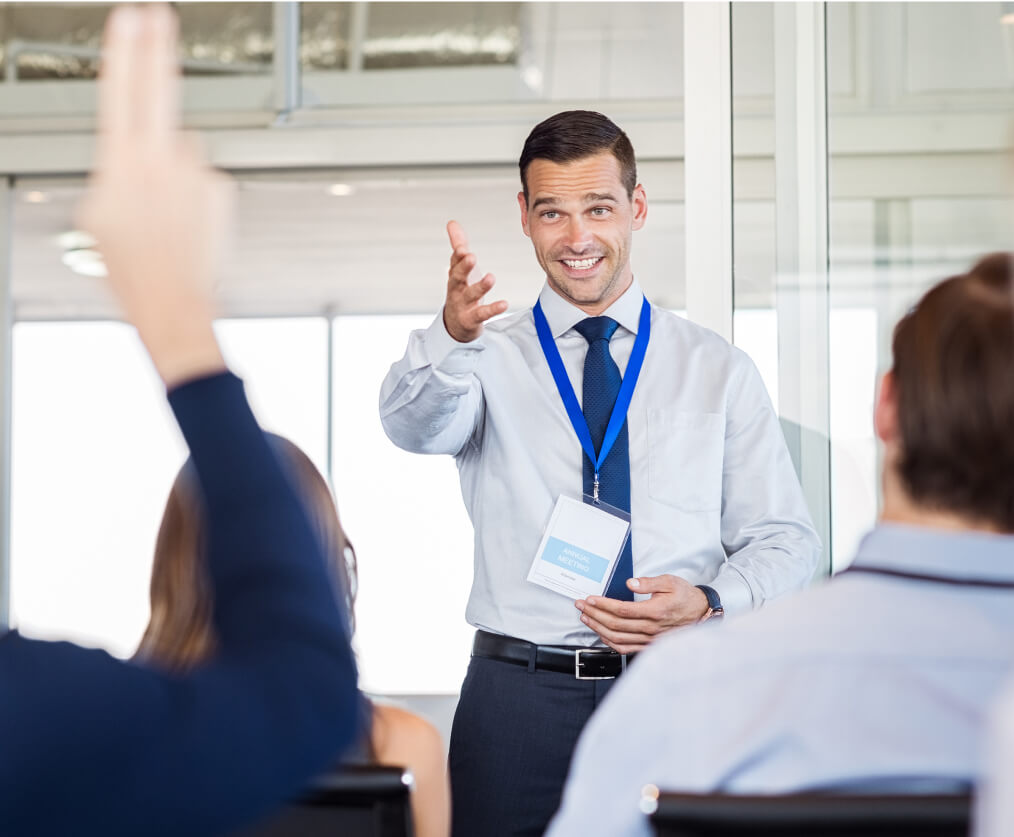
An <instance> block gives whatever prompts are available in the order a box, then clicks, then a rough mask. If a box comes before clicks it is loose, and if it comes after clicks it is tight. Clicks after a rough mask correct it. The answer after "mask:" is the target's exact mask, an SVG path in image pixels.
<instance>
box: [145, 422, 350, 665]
mask: <svg viewBox="0 0 1014 837" xmlns="http://www.w3.org/2000/svg"><path fill="white" fill-rule="evenodd" d="M268 439H269V441H270V443H271V446H272V448H273V449H274V451H275V454H276V456H277V457H278V459H279V460H280V461H281V463H282V467H283V468H284V469H285V470H286V472H287V474H288V476H289V478H290V480H291V481H292V484H293V486H294V487H295V489H296V493H297V494H298V495H299V498H300V500H301V501H302V502H303V506H304V508H305V509H306V513H307V515H308V516H309V518H310V523H311V525H312V526H313V528H314V530H315V532H316V534H317V537H318V538H319V540H320V543H321V546H322V548H323V551H324V556H325V558H326V559H327V562H328V568H329V569H330V570H331V577H332V579H333V581H334V589H335V596H336V597H337V598H338V600H339V601H342V602H343V603H344V605H345V610H346V612H347V613H348V614H349V619H350V622H351V621H352V606H353V604H354V602H355V593H356V557H355V551H354V550H353V549H352V545H351V544H350V543H349V542H348V539H347V538H346V537H345V532H344V530H343V529H342V527H341V523H340V522H339V520H338V510H337V508H336V507H335V504H334V499H333V498H332V496H331V490H330V488H328V485H327V482H326V481H325V480H324V478H323V477H322V476H321V474H320V472H319V471H318V470H317V468H316V467H315V466H314V464H313V463H312V462H311V461H310V458H309V457H308V456H307V455H306V454H305V453H303V451H302V450H300V449H299V448H298V447H297V446H296V445H294V444H293V443H292V442H290V441H289V440H288V439H283V438H282V437H280V436H274V435H271V434H269V435H268ZM204 527H205V523H204V508H203V503H202V501H201V497H200V490H199V486H198V484H197V474H196V473H195V471H194V468H193V466H192V465H191V464H190V463H187V464H185V465H184V466H183V468H182V469H181V470H180V472H179V474H177V476H176V481H175V482H174V483H173V487H172V490H171V491H170V492H169V499H168V500H167V501H166V507H165V512H164V513H163V516H162V524H161V526H160V527H159V530H158V537H157V539H156V541H155V558H154V562H153V564H152V570H151V586H150V589H149V598H150V601H151V617H150V619H149V622H148V627H147V628H146V630H145V632H144V636H143V637H142V639H141V643H140V645H139V646H138V650H137V656H138V657H139V658H140V659H143V660H146V661H149V662H152V663H155V664H156V665H159V666H161V667H163V668H166V669H169V670H173V671H185V670H187V669H190V668H193V667H194V666H195V665H197V664H198V663H201V662H203V661H204V660H206V659H207V658H208V657H209V656H210V655H211V654H212V653H213V652H214V649H215V645H216V642H217V639H216V636H215V629H214V622H213V618H212V616H213V614H212V601H213V599H212V594H211V579H210V577H209V574H208V569H207V567H206V566H205V563H204V561H205V558H204V540H205V531H204ZM352 627H353V626H352V625H351V624H350V633H351V629H352Z"/></svg>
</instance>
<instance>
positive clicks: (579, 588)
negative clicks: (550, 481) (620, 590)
mask: <svg viewBox="0 0 1014 837" xmlns="http://www.w3.org/2000/svg"><path fill="white" fill-rule="evenodd" d="M629 535H630V515H629V514H628V513H627V512H624V511H622V510H620V509H617V508H613V507H612V506H609V505H607V504H605V503H601V502H593V501H592V499H591V498H590V497H587V498H586V500H585V502H582V501H581V500H578V499H575V498H573V497H560V499H558V500H557V501H556V507H555V508H554V509H553V516H552V517H551V518H550V519H549V525H548V526H547V527H546V532H545V534H544V535H543V536H542V543H540V544H539V549H538V551H537V552H536V553H535V560H534V561H533V562H532V567H531V569H530V570H529V571H528V580H529V581H530V582H532V583H533V584H538V585H540V586H541V587H545V588H546V589H548V590H552V591H553V592H555V593H560V594H562V595H564V596H567V597H568V598H571V599H583V598H585V597H587V596H601V595H602V594H603V593H604V592H605V590H606V587H607V586H608V585H609V580H610V579H611V578H612V575H613V570H614V569H615V568H616V560H617V558H619V557H620V553H621V552H622V551H623V546H624V544H625V543H626V542H627V538H628V537H629Z"/></svg>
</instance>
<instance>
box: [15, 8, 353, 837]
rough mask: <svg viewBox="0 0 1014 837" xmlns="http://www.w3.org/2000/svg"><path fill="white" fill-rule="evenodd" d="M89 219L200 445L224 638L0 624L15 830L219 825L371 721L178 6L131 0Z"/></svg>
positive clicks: (306, 770)
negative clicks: (193, 80)
mask: <svg viewBox="0 0 1014 837" xmlns="http://www.w3.org/2000/svg"><path fill="white" fill-rule="evenodd" d="M106 38H107V40H106V49H105V53H104V64H103V75H102V81H101V90H102V93H101V97H102V98H101V106H100V114H101V118H100V128H101V136H100V143H99V145H100V151H99V157H98V170H97V173H96V176H95V178H94V180H93V183H92V186H91V189H90V193H89V196H88V198H87V200H86V203H85V206H84V208H83V221H84V224H85V226H86V228H87V229H89V231H90V232H92V233H93V234H94V235H95V236H96V238H97V239H98V242H99V247H100V249H101V250H102V252H103V254H104V256H105V259H106V263H107V265H108V268H109V283H110V287H111V288H112V290H113V292H114V294H115V295H116V296H117V298H118V299H119V300H120V302H121V304H122V306H123V309H124V312H125V314H126V316H127V318H128V319H129V320H130V321H131V322H132V323H133V324H134V325H135V326H136V327H137V329H138V333H139V334H140V336H141V339H142V340H143V342H144V344H145V346H146V347H147V348H148V351H149V352H150V354H151V357H152V360H153V362H154V364H155V367H156V369H157V370H158V372H159V374H160V375H161V376H162V378H163V380H164V381H165V382H166V384H167V386H168V387H169V388H170V394H169V400H170V403H171V405H172V408H173V411H174V413H175V414H176V418H177V420H178V422H179V425H180V428H181V430H182V432H183V435H184V437H185V439H186V441H187V444H188V445H189V447H190V451H191V454H192V457H193V463H194V466H195V468H196V470H197V473H198V477H199V481H200V485H201V491H202V494H203V497H204V501H205V505H206V513H207V520H208V541H207V543H206V549H207V557H208V563H209V567H210V569H211V574H212V579H213V584H214V588H215V591H216V596H215V603H214V607H215V624H216V629H217V633H218V634H219V636H220V638H221V643H220V648H219V653H218V654H217V655H216V657H215V658H213V659H212V660H211V661H210V662H209V663H208V664H206V665H204V666H202V667H200V668H198V669H196V670H194V671H192V672H190V673H188V674H185V675H168V674H165V673H162V672H158V671H155V670H153V669H151V668H148V667H145V666H141V665H136V664H132V663H125V662H122V661H120V660H116V659H114V658H112V657H110V656H109V655H108V654H106V653H104V652H102V651H90V650H85V649H82V648H78V647H76V646H74V645H70V644H68V643H50V642H38V641H32V640H28V639H25V638H23V637H21V636H19V635H18V634H16V633H9V634H6V635H4V636H2V637H0V742H3V743H2V745H0V823H2V824H3V825H2V828H0V830H2V831H3V833H4V834H11V835H14V834H32V835H57V834H59V835H66V834H92V833H101V834H103V835H106V837H113V835H138V834H145V835H163V834H164V835H177V836H178V835H180V834H188V835H210V834H221V833H228V832H230V831H232V830H234V829H235V828H236V827H237V826H239V825H241V824H243V823H244V822H246V821H248V820H251V819H253V818H255V817H256V816H257V815H259V814H262V813H265V812H267V811H268V810H270V809H271V808H272V807H275V806H277V805H278V804H279V803H280V802H282V801H283V800H284V799H286V798H287V797H290V796H291V795H293V794H294V793H295V792H297V791H298V790H299V789H300V788H301V787H302V786H303V784H304V783H305V782H306V780H307V779H308V778H309V777H310V776H311V775H312V774H313V773H315V772H317V771H319V770H321V769H322V768H324V767H325V766H326V765H328V764H331V763H333V762H334V761H335V760H336V758H337V756H338V755H339V754H340V751H341V749H342V748H343V747H344V746H345V745H346V744H348V743H349V742H350V741H351V740H352V737H353V735H354V734H355V732H356V727H357V725H358V722H359V720H360V719H359V718H358V717H357V715H358V711H359V710H358V704H359V702H358V700H357V694H356V672H355V666H354V662H353V658H352V654H351V650H350V648H349V643H348V637H347V629H346V624H347V623H346V620H345V616H344V614H342V613H341V612H340V610H339V607H338V605H337V604H336V602H335V597H334V594H333V592H332V585H331V583H330V581H329V579H328V577H327V573H326V569H325V563H324V559H323V555H322V554H321V547H320V545H319V543H318V541H317V538H316V537H315V535H314V533H313V531H312V529H311V528H310V525H309V523H308V521H307V518H306V515H305V513H304V511H303V509H302V506H301V505H300V503H299V502H298V500H297V498H296V496H295V494H294V493H293V491H292V489H291V488H290V486H289V483H288V481H287V479H286V478H285V476H284V475H283V473H282V471H281V469H280V467H279V465H278V463H277V462H276V460H275V458H274V456H273V454H272V452H271V450H270V448H269V447H268V445H267V442H266V439H265V437H264V435H263V433H262V431H261V430H260V428H259V427H258V425H257V422H256V420H255V419H254V417H253V414H252V413H251V412H250V408H249V406H248V404H247V401H246V398H245V396H244V394H243V388H242V384H241V383H240V381H239V380H238V379H237V378H235V377H234V376H233V375H231V374H229V373H228V372H226V371H225V367H224V364H223V361H222V357H221V354H220V352H219V350H218V346H217V343H216V342H215V337H214V333H213V331H212V327H211V325H212V303H211V295H210V280H211V279H212V277H213V275H214V273H215V271H216V268H217V253H216V250H217V248H218V246H219V244H220V240H221V237H222V233H223V231H224V226H225V222H226V221H227V218H228V212H227V200H226V198H227V194H228V190H227V184H226V181H225V180H224V178H222V177H221V176H220V175H217V174H215V173H213V172H212V171H211V170H210V169H208V168H207V166H206V165H205V164H203V163H202V161H201V159H200V157H199V156H198V155H197V154H196V152H194V151H193V150H192V149H188V148H186V147H185V146H184V145H183V144H182V142H181V136H180V134H179V132H178V129H177V127H176V120H177V119H178V106H177V103H176V97H177V81H176V78H175V70H174V55H175V28H174V21H173V19H172V17H171V15H170V13H169V12H168V10H167V9H165V8H164V7H147V8H145V9H144V10H143V11H142V10H140V9H138V8H130V7H123V8H120V9H119V10H117V11H116V12H114V13H113V15H112V17H111V21H110V24H109V27H108V29H107V35H106Z"/></svg>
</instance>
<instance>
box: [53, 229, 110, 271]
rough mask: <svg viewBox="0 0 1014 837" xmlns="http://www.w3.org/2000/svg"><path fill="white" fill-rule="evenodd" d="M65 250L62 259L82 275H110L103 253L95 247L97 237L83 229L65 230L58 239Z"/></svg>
mask: <svg viewBox="0 0 1014 837" xmlns="http://www.w3.org/2000/svg"><path fill="white" fill-rule="evenodd" d="M57 243H58V244H59V245H60V247H61V249H62V250H63V256H62V257H61V261H62V262H63V263H64V264H65V265H67V267H69V268H70V269H71V270H73V271H74V272H75V273H77V274H80V275H81V276H95V277H103V276H106V275H108V271H107V270H106V263H105V262H104V261H103V260H102V254H101V253H100V252H99V251H98V250H97V249H95V239H94V237H92V236H91V235H89V234H88V233H86V232H82V231H81V230H71V231H70V232H65V233H63V235H61V236H60V237H59V238H58V239H57Z"/></svg>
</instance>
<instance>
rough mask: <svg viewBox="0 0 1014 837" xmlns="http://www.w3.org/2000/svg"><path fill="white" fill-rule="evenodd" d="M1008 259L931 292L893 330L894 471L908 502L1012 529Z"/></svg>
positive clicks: (1012, 344)
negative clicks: (897, 440)
mask: <svg viewBox="0 0 1014 837" xmlns="http://www.w3.org/2000/svg"><path fill="white" fill-rule="evenodd" d="M1011 268H1012V259H1011V256H1010V255H1009V254H1005V253H997V254H993V255H990V256H987V257H985V258H984V259H982V260H981V261H979V262H978V263H977V264H976V265H975V266H974V267H973V268H972V269H971V270H970V271H969V272H968V273H966V274H964V275H961V276H953V277H951V278H950V279H946V280H944V281H943V282H941V283H940V284H938V285H936V286H935V287H934V288H932V289H931V290H930V291H929V292H928V293H927V294H926V295H925V296H924V297H923V298H922V299H921V300H920V301H919V303H918V304H917V305H916V306H915V308H913V309H912V310H911V311H910V312H909V313H908V314H906V315H905V316H904V317H903V318H902V319H901V322H899V323H898V325H897V326H896V327H895V329H894V343H893V351H894V370H893V371H894V379H895V391H896V397H897V409H898V428H899V436H900V448H901V455H900V459H899V463H898V472H899V474H900V477H901V480H902V483H903V485H904V487H905V489H906V490H907V492H908V494H909V496H910V497H911V498H912V500H914V501H915V502H916V503H918V504H920V505H922V506H925V507H926V508H933V509H937V510H941V511H949V512H953V513H956V514H960V515H962V516H966V517H968V518H970V519H973V520H978V521H983V522H988V523H990V524H992V525H994V526H996V527H999V528H1000V529H1001V530H1002V531H1004V532H1014V296H1012V288H1011Z"/></svg>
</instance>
